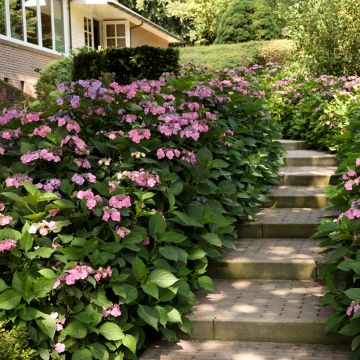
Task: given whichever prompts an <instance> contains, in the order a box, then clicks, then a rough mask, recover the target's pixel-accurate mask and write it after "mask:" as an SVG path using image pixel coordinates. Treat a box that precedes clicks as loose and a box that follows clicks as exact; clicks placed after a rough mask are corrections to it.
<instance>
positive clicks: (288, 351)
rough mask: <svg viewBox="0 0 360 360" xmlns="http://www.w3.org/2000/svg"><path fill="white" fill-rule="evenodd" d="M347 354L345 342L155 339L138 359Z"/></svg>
mask: <svg viewBox="0 0 360 360" xmlns="http://www.w3.org/2000/svg"><path fill="white" fill-rule="evenodd" d="M350 355H351V351H350V346H348V345H322V344H289V343H286V344H281V343H271V342H264V343H260V342H241V341H217V340H207V341H199V340H198V341H197V340H191V341H189V340H181V341H179V342H178V343H176V344H169V343H165V342H159V343H158V344H156V345H154V346H152V347H151V348H150V349H148V350H147V351H145V353H144V354H143V355H142V356H141V357H140V360H210V359H213V360H345V359H349V358H350Z"/></svg>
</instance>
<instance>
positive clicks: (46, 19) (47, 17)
mask: <svg viewBox="0 0 360 360" xmlns="http://www.w3.org/2000/svg"><path fill="white" fill-rule="evenodd" d="M41 28H42V39H43V47H46V48H48V49H52V47H53V46H52V30H51V0H42V1H41Z"/></svg>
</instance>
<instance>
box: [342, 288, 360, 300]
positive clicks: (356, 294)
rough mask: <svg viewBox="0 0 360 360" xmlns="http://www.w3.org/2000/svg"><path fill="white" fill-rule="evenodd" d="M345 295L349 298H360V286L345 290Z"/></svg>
mask: <svg viewBox="0 0 360 360" xmlns="http://www.w3.org/2000/svg"><path fill="white" fill-rule="evenodd" d="M345 295H346V296H347V297H348V298H350V299H351V300H360V288H353V289H348V290H346V291H345Z"/></svg>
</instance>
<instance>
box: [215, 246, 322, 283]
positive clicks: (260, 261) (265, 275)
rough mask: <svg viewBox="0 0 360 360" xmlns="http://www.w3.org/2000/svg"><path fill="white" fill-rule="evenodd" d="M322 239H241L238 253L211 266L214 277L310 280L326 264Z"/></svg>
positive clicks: (226, 255)
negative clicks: (320, 244)
mask: <svg viewBox="0 0 360 360" xmlns="http://www.w3.org/2000/svg"><path fill="white" fill-rule="evenodd" d="M319 243H320V240H304V239H296V241H294V239H241V240H238V241H236V242H235V245H236V250H231V251H228V252H226V253H225V254H224V257H223V258H222V259H219V260H217V261H215V262H212V263H210V264H209V268H208V273H209V275H210V276H211V277H217V278H221V279H263V280H270V279H272V280H276V279H279V280H310V279H316V278H317V274H318V266H319V265H320V264H322V263H323V262H324V256H323V255H321V254H320V253H321V252H322V251H323V250H324V249H323V248H321V247H320V246H319Z"/></svg>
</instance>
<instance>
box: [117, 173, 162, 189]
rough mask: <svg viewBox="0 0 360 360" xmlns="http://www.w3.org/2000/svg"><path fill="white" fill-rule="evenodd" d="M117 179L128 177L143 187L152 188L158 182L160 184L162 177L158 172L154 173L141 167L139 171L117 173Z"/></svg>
mask: <svg viewBox="0 0 360 360" xmlns="http://www.w3.org/2000/svg"><path fill="white" fill-rule="evenodd" d="M116 177H117V179H119V180H120V179H123V178H128V179H130V180H132V181H134V182H136V183H137V184H138V185H140V186H143V187H149V188H152V187H154V186H155V185H157V184H160V177H159V175H157V174H152V173H150V172H148V171H145V170H144V169H140V170H139V171H124V172H122V173H118V174H117V175H116Z"/></svg>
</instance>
